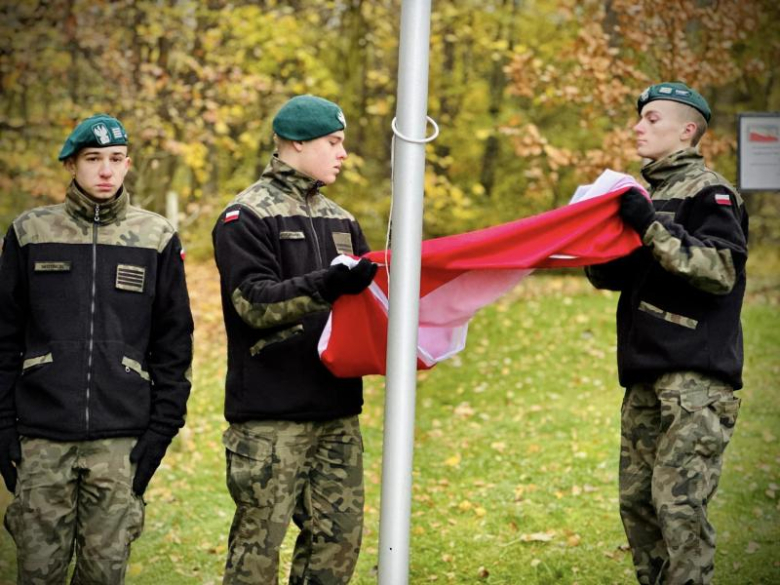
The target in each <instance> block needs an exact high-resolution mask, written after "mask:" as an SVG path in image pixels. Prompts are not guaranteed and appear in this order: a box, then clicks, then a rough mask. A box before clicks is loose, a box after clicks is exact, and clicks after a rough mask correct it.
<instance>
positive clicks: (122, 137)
mask: <svg viewBox="0 0 780 585" xmlns="http://www.w3.org/2000/svg"><path fill="white" fill-rule="evenodd" d="M117 144H127V132H126V131H125V127H124V126H122V122H120V121H119V120H117V119H116V118H112V117H111V116H109V115H108V114H96V115H94V116H91V117H89V118H87V119H86V120H84V121H83V122H81V124H79V125H78V126H76V128H75V130H73V132H71V133H70V136H68V139H67V140H66V141H65V144H63V145H62V150H61V151H60V156H59V157H58V158H59V160H65V159H66V158H68V157H69V156H73V155H74V154H76V153H78V151H79V150H81V149H82V148H86V147H87V146H97V147H100V148H102V147H104V146H115V145H117Z"/></svg>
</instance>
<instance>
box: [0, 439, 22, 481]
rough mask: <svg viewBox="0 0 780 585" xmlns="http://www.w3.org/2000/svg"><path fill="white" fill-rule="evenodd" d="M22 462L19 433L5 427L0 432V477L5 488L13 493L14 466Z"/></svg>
mask: <svg viewBox="0 0 780 585" xmlns="http://www.w3.org/2000/svg"><path fill="white" fill-rule="evenodd" d="M21 461H22V447H21V445H20V444H19V433H17V432H16V428H14V427H7V428H4V429H2V430H0V475H2V476H3V481H4V482H5V487H7V488H8V491H9V492H11V493H14V490H15V489H16V466H15V465H14V464H17V465H18V464H19V463H21Z"/></svg>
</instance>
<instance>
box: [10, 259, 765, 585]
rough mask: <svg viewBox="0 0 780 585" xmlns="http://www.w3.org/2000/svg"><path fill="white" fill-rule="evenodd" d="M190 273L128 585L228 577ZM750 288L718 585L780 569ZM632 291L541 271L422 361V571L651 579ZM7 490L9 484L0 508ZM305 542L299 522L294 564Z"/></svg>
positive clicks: (363, 572)
mask: <svg viewBox="0 0 780 585" xmlns="http://www.w3.org/2000/svg"><path fill="white" fill-rule="evenodd" d="M751 261H752V258H751ZM572 274H574V273H572ZM188 279H189V284H190V289H191V291H192V297H193V304H194V307H195V311H196V327H197V329H196V363H195V387H194V390H193V393H192V397H191V399H190V403H189V411H190V413H189V415H188V423H187V426H186V427H185V429H184V430H183V432H182V433H181V434H180V435H179V437H177V439H176V440H175V442H174V444H173V445H172V447H171V451H170V452H169V456H168V457H166V459H165V462H164V463H163V466H162V467H161V469H160V471H159V472H158V473H157V475H156V476H155V477H154V479H153V480H152V483H151V485H150V488H149V490H148V492H147V503H148V506H147V515H146V526H145V531H144V534H143V536H142V538H141V539H140V540H139V541H138V542H137V543H136V544H135V545H134V546H133V551H132V557H131V563H130V567H129V571H128V580H127V582H128V583H130V584H138V585H140V584H149V585H152V584H153V585H164V584H189V583H192V584H195V583H198V584H209V583H219V582H220V580H221V571H222V566H223V563H224V558H225V550H226V543H227V534H228V530H229V526H230V521H231V517H232V512H233V504H232V502H231V500H230V497H229V496H228V493H227V490H226V488H225V482H224V455H223V450H222V447H221V443H220V438H221V432H222V431H223V430H224V428H225V426H226V425H225V422H224V420H223V418H222V414H221V413H222V384H223V380H224V375H225V359H224V355H223V352H224V332H223V330H222V323H221V313H220V310H219V295H218V289H217V286H216V285H217V282H216V275H215V273H214V270H213V268H212V267H211V265H210V264H205V265H200V264H195V263H190V265H189V266H188ZM751 290H752V291H753V292H752V293H751V294H750V295H749V298H748V301H747V302H746V305H745V309H744V312H743V323H744V329H745V355H746V367H745V388H744V389H743V390H742V391H740V394H739V396H740V397H741V398H742V400H743V405H742V410H741V412H740V415H739V421H738V424H737V428H736V432H735V435H734V439H733V441H732V444H731V445H730V447H729V449H728V451H727V453H726V458H725V468H724V473H723V478H722V480H721V487H720V490H719V492H718V495H717V497H716V498H715V500H714V501H713V503H712V504H711V506H710V513H711V517H712V519H713V522H714V524H715V526H716V528H717V529H718V553H717V567H716V582H717V583H718V585H725V584H735V585H736V584H739V585H743V584H749V583H767V584H769V583H780V443H779V442H778V441H780V393H778V389H779V388H780V382H779V381H778V379H779V377H780V293H779V292H778V291H779V290H780V289H779V288H778V283H777V280H776V279H774V280H772V279H766V278H758V279H756V280H755V281H754V283H751ZM616 302H617V295H616V294H613V293H602V292H598V291H594V290H593V289H592V288H590V286H589V285H588V284H587V282H586V281H585V280H584V279H583V278H581V277H577V276H548V275H544V274H541V273H537V274H535V275H533V276H531V277H530V278H528V279H526V280H525V281H524V282H523V283H522V284H521V285H520V287H518V288H517V289H516V290H515V291H513V292H512V293H511V294H510V295H508V296H507V297H505V298H504V299H502V300H501V301H500V302H498V303H496V304H494V305H492V306H490V307H488V308H487V309H485V310H484V311H483V312H481V313H480V314H479V315H478V316H477V318H476V319H475V320H474V321H473V323H472V325H471V331H470V334H469V344H468V347H467V348H466V350H465V351H464V352H463V353H462V354H460V355H459V356H456V357H455V358H454V359H452V360H450V361H448V362H445V363H443V364H441V365H440V366H437V367H436V368H435V369H434V370H432V371H430V372H425V373H421V374H420V375H419V384H418V388H417V421H416V423H417V430H416V439H415V460H414V491H413V509H412V515H413V517H412V540H411V549H412V554H411V577H410V582H411V583H486V584H494V585H495V584H510V583H511V584H525V583H530V584H546V583H550V584H552V583H568V584H574V583H578V584H582V585H585V584H605V583H620V584H623V583H625V584H630V583H634V582H635V581H634V578H633V570H632V567H631V560H630V556H629V553H628V551H627V548H626V540H625V536H624V534H623V529H622V526H621V523H620V519H619V516H618V504H617V464H618V451H619V411H620V402H621V399H622V391H621V389H620V388H619V387H618V386H617V375H616V371H615V334H614V331H615V321H614V314H615V306H616ZM365 398H366V406H365V410H364V414H363V415H362V417H361V421H362V426H363V434H364V440H365V445H366V453H365V467H366V487H367V495H366V519H365V538H364V545H363V550H362V553H361V557H360V561H359V564H358V568H357V572H356V575H355V578H354V580H353V582H354V583H357V584H367V583H375V582H376V563H377V544H378V543H377V540H378V534H379V508H380V505H379V496H380V487H381V468H382V462H381V453H382V449H381V447H382V421H383V418H382V411H383V403H384V387H383V379H382V378H379V377H376V378H368V379H367V380H366V391H365ZM9 497H10V496H9V494H8V493H7V492H6V491H5V490H4V489H3V488H0V512H3V511H4V509H5V506H6V505H7V503H8V500H9ZM9 541H10V538H9V537H8V534H7V533H5V532H4V531H3V532H2V534H0V584H5V583H12V582H13V581H14V579H13V575H14V574H15V560H14V558H13V550H12V548H11V545H10V542H9ZM292 543H293V539H292V535H291V534H288V538H287V540H286V542H285V547H284V551H283V559H284V560H285V564H286V563H287V562H289V558H290V552H291V547H292Z"/></svg>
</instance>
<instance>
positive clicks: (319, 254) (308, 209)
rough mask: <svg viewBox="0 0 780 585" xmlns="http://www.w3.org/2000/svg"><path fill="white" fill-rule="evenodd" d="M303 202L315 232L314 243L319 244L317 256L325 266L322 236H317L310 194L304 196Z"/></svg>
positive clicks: (321, 264)
mask: <svg viewBox="0 0 780 585" xmlns="http://www.w3.org/2000/svg"><path fill="white" fill-rule="evenodd" d="M303 202H304V204H305V205H306V215H307V216H308V217H309V224H310V225H311V232H312V233H313V234H314V245H315V246H317V258H319V260H320V265H319V267H320V268H325V261H324V260H323V259H322V248H320V238H319V237H318V236H317V230H316V229H315V228H314V218H312V216H311V207H309V195H304V196H303Z"/></svg>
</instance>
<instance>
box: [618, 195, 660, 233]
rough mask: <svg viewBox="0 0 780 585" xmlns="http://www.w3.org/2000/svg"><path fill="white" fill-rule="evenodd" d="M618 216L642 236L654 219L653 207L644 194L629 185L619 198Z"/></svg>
mask: <svg viewBox="0 0 780 585" xmlns="http://www.w3.org/2000/svg"><path fill="white" fill-rule="evenodd" d="M620 217H621V218H622V219H623V221H624V222H626V223H627V224H628V225H630V226H631V227H632V228H634V229H635V230H636V232H637V233H638V234H639V235H640V236H644V235H645V232H646V231H647V228H649V227H650V224H651V223H653V221H655V208H654V207H653V204H652V202H651V201H650V200H649V199H648V198H647V196H646V195H644V194H643V193H642V192H641V191H640V190H639V189H637V188H636V187H631V188H630V189H629V190H628V191H626V192H625V193H623V197H622V198H621V199H620Z"/></svg>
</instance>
